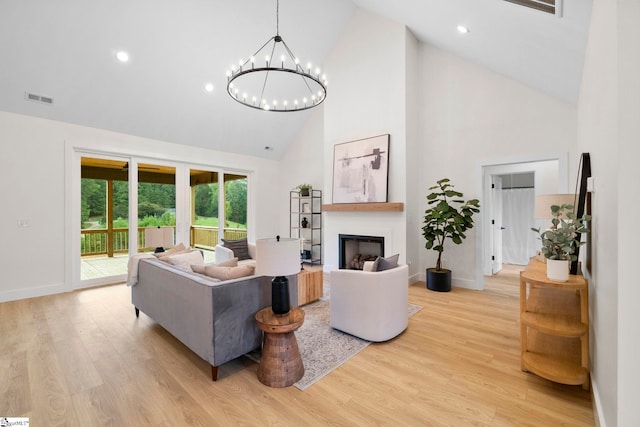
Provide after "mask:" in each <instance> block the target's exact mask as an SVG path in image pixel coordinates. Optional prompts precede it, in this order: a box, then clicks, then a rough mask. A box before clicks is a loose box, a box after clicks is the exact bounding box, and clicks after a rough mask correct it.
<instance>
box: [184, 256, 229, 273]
mask: <svg viewBox="0 0 640 427" xmlns="http://www.w3.org/2000/svg"><path fill="white" fill-rule="evenodd" d="M211 266H217V267H237V266H238V258H231V259H228V260H226V261H222V262H221V263H219V264H216V263H213V262H211V263H207V264H202V265H200V264H194V265H192V266H191V270H193V271H194V272H196V273H200V274H207V273H206V272H205V268H206V267H211Z"/></svg>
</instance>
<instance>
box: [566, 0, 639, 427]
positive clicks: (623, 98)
mask: <svg viewBox="0 0 640 427" xmlns="http://www.w3.org/2000/svg"><path fill="white" fill-rule="evenodd" d="M639 19H640V2H639V1H637V0H633V1H623V0H619V1H617V2H611V1H604V0H594V2H593V10H592V15H591V26H590V31H589V39H588V40H589V41H588V45H587V52H586V57H585V66H584V71H583V81H582V86H581V91H580V102H579V122H578V148H579V150H580V151H582V152H589V153H590V155H591V164H592V174H593V177H594V183H595V191H594V193H593V195H592V198H593V204H592V212H593V219H592V224H591V228H592V233H591V239H592V240H591V242H592V263H591V269H590V270H589V271H588V272H587V277H588V278H589V281H590V283H589V285H590V317H591V320H592V322H591V325H592V329H591V360H592V370H591V380H592V384H593V392H594V397H595V405H596V409H597V414H598V421H599V423H600V425H602V426H636V425H640V412H639V411H638V408H637V401H638V399H637V396H638V393H637V390H636V389H637V384H638V383H639V382H640V367H639V365H638V360H640V343H639V339H638V337H639V336H640V326H639V325H640V312H638V309H637V302H638V301H639V300H640V291H639V288H638V285H637V271H636V270H637V269H636V267H635V264H637V260H638V255H639V254H638V252H639V251H638V244H637V235H638V233H637V232H634V230H635V229H636V225H635V224H636V222H637V221H634V219H635V217H636V216H637V212H638V210H639V208H640V206H639V203H638V198H637V197H633V196H634V195H637V194H638V190H637V183H638V182H640V171H639V169H638V166H637V161H638V160H637V159H639V158H640V150H639V144H638V136H639V135H640V123H639V121H638V116H639V115H640V84H639V83H638V80H637V76H638V75H639V74H640V32H639V30H638V28H637V22H638V20H639ZM630 196H631V197H630Z"/></svg>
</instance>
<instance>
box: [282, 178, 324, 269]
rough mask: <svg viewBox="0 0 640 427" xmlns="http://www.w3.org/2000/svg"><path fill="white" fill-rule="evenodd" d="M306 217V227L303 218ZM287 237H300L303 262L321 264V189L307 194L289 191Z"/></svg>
mask: <svg viewBox="0 0 640 427" xmlns="http://www.w3.org/2000/svg"><path fill="white" fill-rule="evenodd" d="M304 219H306V224H304V225H306V227H303V220H304ZM289 237H292V238H294V239H301V240H302V244H301V247H300V255H301V259H302V262H303V263H306V264H322V191H321V190H311V192H310V194H309V195H308V196H301V195H300V192H298V191H291V192H290V193H289Z"/></svg>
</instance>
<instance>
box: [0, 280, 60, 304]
mask: <svg viewBox="0 0 640 427" xmlns="http://www.w3.org/2000/svg"><path fill="white" fill-rule="evenodd" d="M70 290H71V289H69V288H68V287H67V286H66V285H65V284H64V283H59V284H54V285H47V286H39V287H36V288H26V289H13V290H10V291H5V292H0V302H9V301H17V300H21V299H27V298H37V297H43V296H47V295H54V294H61V293H64V292H69V291H70Z"/></svg>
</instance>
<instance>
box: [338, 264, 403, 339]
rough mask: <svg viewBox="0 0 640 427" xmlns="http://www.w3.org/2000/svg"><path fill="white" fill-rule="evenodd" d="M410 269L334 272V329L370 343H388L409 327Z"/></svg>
mask: <svg viewBox="0 0 640 427" xmlns="http://www.w3.org/2000/svg"><path fill="white" fill-rule="evenodd" d="M408 305H409V267H407V266H406V265H399V266H398V267H396V268H392V269H390V270H384V271H375V272H369V271H360V270H333V271H331V304H330V307H331V327H333V328H335V329H339V330H341V331H343V332H346V333H348V334H351V335H355V336H357V337H360V338H363V339H365V340H369V341H376V342H379V341H387V340H390V339H391V338H393V337H395V336H397V335H399V334H400V333H401V332H402V331H404V330H405V329H406V328H407V325H408V324H409V315H408V312H407V308H408Z"/></svg>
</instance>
